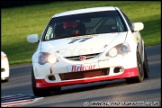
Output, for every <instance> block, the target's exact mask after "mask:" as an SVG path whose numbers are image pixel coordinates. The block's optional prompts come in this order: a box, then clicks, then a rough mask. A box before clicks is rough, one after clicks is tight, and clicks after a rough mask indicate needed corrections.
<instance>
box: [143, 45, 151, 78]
mask: <svg viewBox="0 0 162 108" xmlns="http://www.w3.org/2000/svg"><path fill="white" fill-rule="evenodd" d="M143 70H144V78H149V76H150V72H149V65H148V60H147V53H146V50H145V48H144V63H143Z"/></svg>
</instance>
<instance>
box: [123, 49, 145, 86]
mask: <svg viewBox="0 0 162 108" xmlns="http://www.w3.org/2000/svg"><path fill="white" fill-rule="evenodd" d="M137 66H138V76H137V77H134V78H127V79H126V82H127V83H128V84H130V83H138V82H142V81H143V79H144V71H143V64H142V60H141V57H140V54H139V52H138V51H137Z"/></svg>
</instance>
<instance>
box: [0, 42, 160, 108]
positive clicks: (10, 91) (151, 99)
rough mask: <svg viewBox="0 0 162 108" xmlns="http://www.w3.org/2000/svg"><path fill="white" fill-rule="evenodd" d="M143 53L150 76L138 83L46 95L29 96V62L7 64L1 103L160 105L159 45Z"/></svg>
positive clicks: (117, 82)
mask: <svg viewBox="0 0 162 108" xmlns="http://www.w3.org/2000/svg"><path fill="white" fill-rule="evenodd" d="M146 52H147V56H148V62H149V69H150V78H147V79H144V81H143V82H141V83H134V84H127V83H126V81H125V79H119V80H113V81H103V82H96V83H89V84H80V85H71V86H64V87H62V88H61V91H59V92H52V93H51V95H50V96H46V97H35V96H34V95H33V92H32V88H31V64H27V65H21V66H14V67H11V69H10V72H11V74H10V79H9V81H8V82H1V106H11V107H12V106H21V107H85V106H86V107H91V106H92V107H94V106H98V107H100V106H105V107H109V106H129V107H130V106H152V107H154V106H161V45H158V46H150V47H147V48H146ZM21 100H23V102H22V101H21ZM14 101H15V103H14V104H12V102H14ZM27 101H28V102H27ZM29 101H30V102H29ZM7 102H8V103H7ZM20 103H21V104H20Z"/></svg>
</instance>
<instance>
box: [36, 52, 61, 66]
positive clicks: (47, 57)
mask: <svg viewBox="0 0 162 108" xmlns="http://www.w3.org/2000/svg"><path fill="white" fill-rule="evenodd" d="M57 61H58V60H57V58H56V57H55V56H54V55H52V54H49V53H45V52H41V53H40V54H39V57H38V63H39V64H40V65H44V64H45V63H50V64H55V63H56V62H57Z"/></svg>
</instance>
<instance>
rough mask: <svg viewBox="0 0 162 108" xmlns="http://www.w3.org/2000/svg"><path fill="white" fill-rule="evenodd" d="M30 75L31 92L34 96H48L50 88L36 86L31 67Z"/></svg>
mask: <svg viewBox="0 0 162 108" xmlns="http://www.w3.org/2000/svg"><path fill="white" fill-rule="evenodd" d="M31 76H32V77H31V80H32V90H33V94H34V95H35V96H48V95H50V89H49V88H36V81H35V77H34V73H33V69H32V72H31Z"/></svg>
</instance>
